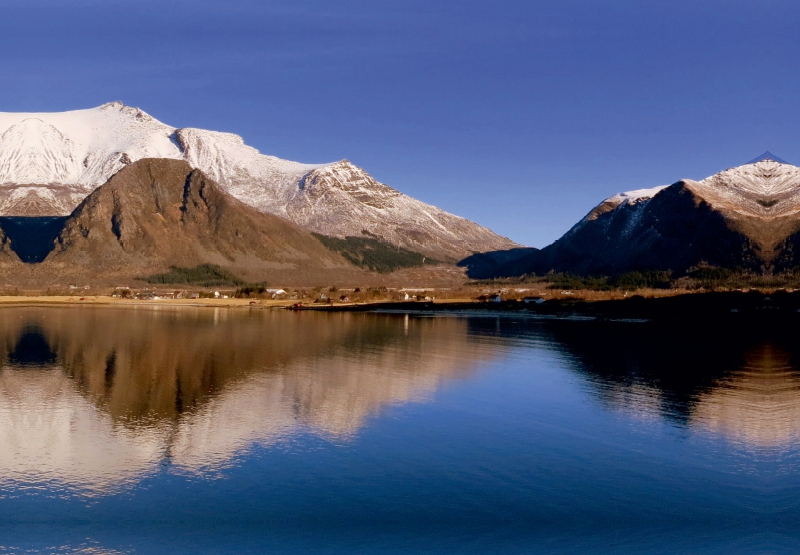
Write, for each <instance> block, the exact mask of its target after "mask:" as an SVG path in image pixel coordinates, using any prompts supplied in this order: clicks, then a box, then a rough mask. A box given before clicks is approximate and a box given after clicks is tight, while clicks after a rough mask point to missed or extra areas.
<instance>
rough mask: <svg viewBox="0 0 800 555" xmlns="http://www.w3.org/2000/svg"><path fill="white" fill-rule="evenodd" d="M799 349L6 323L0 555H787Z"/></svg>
mask: <svg viewBox="0 0 800 555" xmlns="http://www.w3.org/2000/svg"><path fill="white" fill-rule="evenodd" d="M798 355H800V347H798V345H797V341H796V339H795V336H794V334H793V332H792V330H786V329H771V328H769V327H761V328H759V329H741V328H730V329H708V327H703V326H700V325H698V326H688V327H687V326H680V327H678V326H674V325H673V326H661V327H659V326H654V325H644V324H633V323H627V324H626V323H593V322H541V321H536V320H532V319H526V318H522V317H506V318H498V317H485V316H484V317H478V316H474V317H453V316H449V317H415V316H413V315H403V314H392V315H388V314H384V315H378V314H312V313H287V312H277V311H264V310H252V311H250V310H243V309H206V308H197V309H190V308H154V307H149V308H148V307H140V308H137V309H134V308H126V309H113V308H99V307H92V308H89V307H86V308H77V307H75V308H4V309H2V310H0V364H2V369H1V370H0V553H37V552H44V553H93V554H94V553H137V554H138V553H141V554H151V553H153V554H160V553H165V554H170V555H174V554H181V553H215V554H216V553H348V554H349V553H437V554H440V553H726V554H728V553H794V552H796V551H798V550H800V549H798V548H797V545H800V542H798V539H799V538H798V536H800V526H798V525H800V472H798V471H799V470H800V457H799V456H798V455H799V454H800V449H798V447H799V446H800V371H799V370H798Z"/></svg>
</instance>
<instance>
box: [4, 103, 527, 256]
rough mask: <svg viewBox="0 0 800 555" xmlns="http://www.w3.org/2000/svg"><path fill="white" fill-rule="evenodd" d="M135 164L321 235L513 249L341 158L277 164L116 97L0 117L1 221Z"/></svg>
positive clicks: (73, 196) (74, 200) (65, 198)
mask: <svg viewBox="0 0 800 555" xmlns="http://www.w3.org/2000/svg"><path fill="white" fill-rule="evenodd" d="M142 158H168V159H182V160H185V161H186V162H188V163H189V164H190V165H191V166H192V167H193V168H197V169H200V170H201V171H203V173H205V174H206V175H208V176H209V177H210V178H212V179H213V180H214V181H216V182H217V183H219V184H220V185H221V186H222V187H223V189H225V190H226V191H227V192H228V193H230V194H231V195H233V196H234V197H236V198H238V199H239V200H241V201H243V202H244V203H246V204H248V205H250V206H252V207H254V208H256V209H258V210H260V211H262V212H269V213H272V214H276V215H279V216H282V217H284V218H287V219H289V220H291V221H293V222H295V223H297V224H299V225H302V226H305V227H307V228H309V229H311V230H314V231H317V232H320V233H324V234H327V235H337V236H344V235H347V234H360V233H361V231H362V230H367V231H369V232H370V233H374V234H376V235H379V236H381V237H384V238H386V239H388V240H391V241H393V242H394V243H395V244H399V245H402V246H408V247H411V248H414V249H417V250H427V251H428V252H435V253H440V254H442V255H443V256H446V257H456V256H465V255H468V254H470V253H471V252H475V251H486V250H496V249H503V248H511V247H515V246H517V245H516V244H515V243H513V242H512V241H510V240H508V239H506V238H504V237H499V236H497V235H495V234H494V233H493V232H491V231H490V230H488V229H486V228H483V227H481V226H479V225H477V224H475V223H473V222H470V221H468V220H464V219H463V218H459V217H457V216H454V215H452V214H448V213H446V212H444V211H442V210H440V209H438V208H436V207H435V206H430V205H427V204H424V203H422V202H420V201H417V200H415V199H412V198H410V197H407V196H405V195H403V194H401V193H399V192H398V191H396V190H395V189H392V188H391V187H388V186H386V185H384V184H382V183H378V182H377V181H375V180H374V179H373V178H372V177H371V176H370V175H369V174H367V173H366V172H365V171H364V170H362V169H361V168H358V167H356V166H354V165H353V164H351V163H350V162H349V161H347V160H342V161H339V162H335V163H333V164H301V163H298V162H292V161H289V160H282V159H280V158H276V157H274V156H268V155H264V154H261V153H260V152H259V151H258V150H256V149H255V148H253V147H250V146H247V145H246V144H245V142H244V140H243V139H242V137H240V136H239V135H235V134H233V133H223V132H218V131H207V130H204V129H195V128H182V129H178V128H175V127H171V126H169V125H166V124H164V123H162V122H160V121H158V120H157V119H155V118H153V117H152V116H150V115H149V114H147V113H145V112H144V111H142V110H140V109H139V108H135V107H131V106H126V105H125V104H123V103H122V102H119V101H116V102H109V103H107V104H103V105H102V106H98V107H96V108H90V109H86V110H72V111H68V112H42V113H12V112H0V215H6V216H56V215H67V214H69V213H70V212H72V210H73V209H74V208H75V207H76V206H77V205H78V204H79V203H80V202H81V201H82V200H83V199H84V198H86V196H88V194H89V193H91V192H92V191H93V190H94V189H95V188H97V187H99V186H100V185H102V184H103V183H105V182H106V181H107V180H108V179H109V178H110V177H111V176H112V175H113V174H114V173H116V172H118V171H119V170H120V169H122V168H123V167H124V166H126V165H127V164H130V163H132V162H135V161H137V160H140V159H142ZM309 185H313V187H309Z"/></svg>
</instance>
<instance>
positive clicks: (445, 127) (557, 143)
mask: <svg viewBox="0 0 800 555" xmlns="http://www.w3.org/2000/svg"><path fill="white" fill-rule="evenodd" d="M799 23H800V6H798V5H796V4H794V3H791V2H776V1H768V0H767V1H761V2H758V3H754V2H737V1H733V0H729V1H724V2H723V1H719V2H714V1H708V2H702V1H700V2H675V1H674V0H673V1H670V2H667V1H663V2H662V1H658V0H655V1H649V2H640V1H636V2H626V1H619V0H615V1H614V2H609V1H607V0H603V1H583V0H581V1H578V0H575V1H571V0H557V1H548V2H537V1H534V0H529V1H516V0H509V1H469V0H464V1H459V2H449V1H438V2H431V1H430V0H425V1H416V0H397V1H395V0H381V1H378V2H376V1H374V0H372V1H362V0H352V1H343V2H335V1H330V0H328V1H304V0H294V1H291V2H288V1H287V2H270V1H258V2H257V1H246V0H226V1H225V2H222V1H218V2H207V1H203V0H193V1H191V2H190V1H170V0H160V1H158V2H155V1H152V2H151V1H139V2H137V1H134V0H127V1H124V2H122V1H116V0H103V1H102V2H99V1H93V0H91V1H89V0H71V1H70V2H66V1H63V0H61V1H55V0H53V1H43V0H5V1H4V2H3V9H2V17H0V49H1V50H0V51H1V52H2V53H3V55H2V56H0V76H2V77H0V79H2V81H0V84H1V85H2V86H0V110H3V111H54V110H67V109H77V108H88V107H92V106H96V105H99V104H102V103H104V102H108V101H111V100H121V101H123V102H125V103H126V104H129V105H133V106H138V107H140V108H142V109H143V110H145V111H146V112H148V113H150V114H151V115H153V116H154V117H156V118H158V119H160V120H161V121H163V122H165V123H168V124H170V125H174V126H179V127H182V126H191V127H201V128H207V129H214V130H220V131H229V132H234V133H238V134H240V135H242V136H243V137H244V139H245V142H246V143H248V144H250V145H252V146H254V147H256V148H258V149H259V150H260V151H261V152H264V153H267V154H272V155H276V156H280V157H282V158H288V159H292V160H299V161H302V162H329V161H334V160H339V159H342V158H348V159H350V160H351V161H353V162H354V163H356V164H357V165H359V166H362V167H364V168H365V169H366V170H367V171H369V172H370V173H371V174H372V175H373V176H374V177H375V178H376V179H378V180H380V181H382V182H384V183H387V184H389V185H391V186H393V187H395V188H397V189H399V190H400V191H402V192H404V193H407V194H409V195H412V196H414V197H417V198H419V199H421V200H424V201H426V202H430V203H432V204H436V205H438V206H440V207H442V208H444V209H446V210H448V211H451V212H454V213H456V214H459V215H461V216H464V217H467V218H470V219H472V220H475V221H477V222H479V223H481V224H483V225H486V226H489V227H491V228H492V229H494V230H495V231H497V232H498V233H501V234H503V235H506V236H509V237H511V238H512V239H514V240H516V241H518V242H520V243H523V244H527V245H531V246H539V247H541V246H544V245H546V244H548V243H550V242H552V241H553V240H555V239H556V238H558V237H559V236H560V235H561V234H562V233H564V232H565V231H566V230H567V229H568V228H569V227H570V226H571V225H572V224H573V223H575V222H576V221H577V220H578V219H579V218H581V217H582V216H583V215H584V214H585V213H586V212H587V211H588V210H589V209H591V208H592V207H593V206H594V205H596V204H597V203H598V202H599V201H600V200H602V199H603V198H604V197H606V196H609V195H611V194H613V193H616V192H619V191H623V190H628V189H636V188H642V187H652V186H655V185H661V184H666V183H671V182H674V181H677V180H678V179H680V178H684V177H688V178H693V179H700V178H703V177H706V176H708V175H710V174H713V173H715V172H717V171H719V170H722V169H725V168H728V167H731V166H735V165H739V164H741V163H743V162H746V161H748V160H750V159H752V158H754V157H756V156H757V155H759V154H761V153H762V152H763V151H764V150H771V151H772V152H774V153H775V154H776V155H778V156H781V157H782V158H784V159H787V160H788V161H790V162H794V163H798V162H800V141H799V140H798V139H800V130H798V123H800V72H798V66H799V65H800V38H798V37H800V34H798V32H797V29H798V28H800V27H799V26H798V24H799Z"/></svg>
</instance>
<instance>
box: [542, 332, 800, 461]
mask: <svg viewBox="0 0 800 555" xmlns="http://www.w3.org/2000/svg"><path fill="white" fill-rule="evenodd" d="M581 328H582V329H581ZM547 334H548V335H550V336H551V337H552V339H553V340H554V343H555V344H558V345H559V346H560V347H562V348H563V349H564V351H565V352H566V353H568V354H569V356H570V358H571V360H572V365H571V366H572V368H573V369H575V370H577V371H578V372H579V373H580V374H581V375H585V376H586V377H587V378H588V380H589V383H590V384H591V387H590V391H591V393H592V394H593V395H594V396H595V397H596V398H598V399H599V401H600V402H601V403H602V404H603V405H605V406H607V407H609V408H611V409H615V410H622V411H624V412H626V413H627V414H630V415H633V416H636V417H638V418H660V417H664V418H667V419H669V420H672V421H674V422H676V423H678V424H680V425H682V426H686V427H687V428H689V429H690V430H693V431H698V432H700V431H704V432H708V433H712V434H714V435H718V436H721V437H724V438H725V439H727V440H729V441H731V442H734V443H737V444H740V445H741V446H743V447H749V448H778V447H781V446H786V447H788V446H795V445H793V444H795V443H796V442H797V441H798V440H799V439H800V368H799V364H798V362H800V361H799V360H798V357H799V356H800V346H798V345H797V344H796V341H795V339H794V338H793V337H792V336H791V333H790V332H787V331H786V330H776V329H760V330H754V329H701V328H693V327H689V328H685V327H684V328H681V329H675V328H674V327H657V326H650V325H647V326H638V327H637V326H631V325H625V324H610V325H609V324H599V323H589V324H583V325H582V326H581V327H576V324H571V325H569V326H567V325H563V324H561V325H559V324H555V325H554V326H551V327H550V329H549V330H548V332H547Z"/></svg>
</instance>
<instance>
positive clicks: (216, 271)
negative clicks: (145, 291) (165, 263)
mask: <svg viewBox="0 0 800 555" xmlns="http://www.w3.org/2000/svg"><path fill="white" fill-rule="evenodd" d="M141 279H142V280H144V281H146V282H147V283H162V284H182V285H198V286H200V287H220V286H229V287H237V286H242V285H247V282H246V281H244V280H243V279H241V278H240V277H238V276H237V275H235V274H233V273H231V272H229V271H228V270H226V269H225V268H222V267H221V266H217V265H216V264H200V265H199V266H195V267H194V268H181V267H178V266H170V269H169V271H168V272H164V273H162V274H153V275H151V276H147V277H145V278H141Z"/></svg>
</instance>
